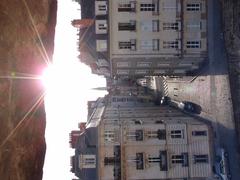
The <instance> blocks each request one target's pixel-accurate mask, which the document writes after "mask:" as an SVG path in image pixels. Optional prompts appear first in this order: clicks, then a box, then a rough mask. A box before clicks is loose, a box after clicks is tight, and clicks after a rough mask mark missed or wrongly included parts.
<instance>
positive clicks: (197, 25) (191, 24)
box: [187, 21, 202, 30]
mask: <svg viewBox="0 0 240 180" xmlns="http://www.w3.org/2000/svg"><path fill="white" fill-rule="evenodd" d="M187 28H188V29H190V30H200V29H202V22H201V21H200V22H196V21H191V22H188V23H187Z"/></svg>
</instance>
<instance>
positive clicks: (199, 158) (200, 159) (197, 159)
mask: <svg viewBox="0 0 240 180" xmlns="http://www.w3.org/2000/svg"><path fill="white" fill-rule="evenodd" d="M193 159H194V163H208V155H207V154H202V155H193Z"/></svg>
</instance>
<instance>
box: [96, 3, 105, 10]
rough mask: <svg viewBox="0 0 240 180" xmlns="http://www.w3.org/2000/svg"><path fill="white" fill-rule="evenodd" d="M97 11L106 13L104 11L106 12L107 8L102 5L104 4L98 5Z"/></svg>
mask: <svg viewBox="0 0 240 180" xmlns="http://www.w3.org/2000/svg"><path fill="white" fill-rule="evenodd" d="M98 10H99V11H106V10H107V6H106V5H104V4H103V5H102V4H99V5H98Z"/></svg>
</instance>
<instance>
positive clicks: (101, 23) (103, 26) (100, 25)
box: [95, 20, 107, 34]
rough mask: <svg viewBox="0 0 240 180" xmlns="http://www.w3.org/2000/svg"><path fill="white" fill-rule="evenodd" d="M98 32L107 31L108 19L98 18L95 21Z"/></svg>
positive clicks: (103, 32) (104, 32)
mask: <svg viewBox="0 0 240 180" xmlns="http://www.w3.org/2000/svg"><path fill="white" fill-rule="evenodd" d="M95 29H96V34H106V33H107V21H106V20H96V21H95Z"/></svg>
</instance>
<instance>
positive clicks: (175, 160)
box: [172, 155, 184, 164]
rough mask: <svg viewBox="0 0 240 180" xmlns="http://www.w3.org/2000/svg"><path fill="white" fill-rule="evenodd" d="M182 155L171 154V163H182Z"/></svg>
mask: <svg viewBox="0 0 240 180" xmlns="http://www.w3.org/2000/svg"><path fill="white" fill-rule="evenodd" d="M183 161H184V160H183V155H172V163H173V164H182V163H183Z"/></svg>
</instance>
